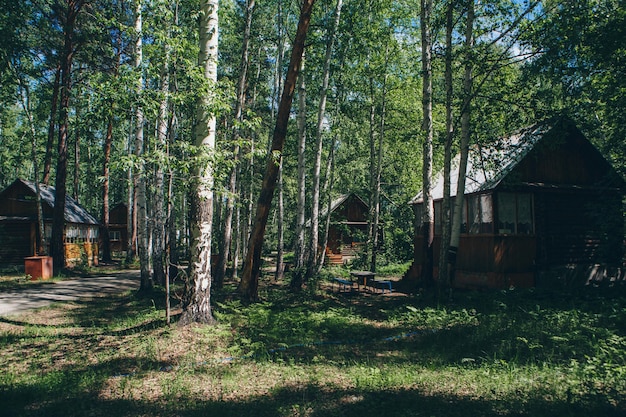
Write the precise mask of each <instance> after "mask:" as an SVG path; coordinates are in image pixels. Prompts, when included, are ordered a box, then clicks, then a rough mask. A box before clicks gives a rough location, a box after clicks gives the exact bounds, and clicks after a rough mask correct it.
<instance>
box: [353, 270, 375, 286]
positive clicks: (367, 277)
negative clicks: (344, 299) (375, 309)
mask: <svg viewBox="0 0 626 417" xmlns="http://www.w3.org/2000/svg"><path fill="white" fill-rule="evenodd" d="M350 276H351V277H352V279H353V281H356V287H357V290H359V291H360V290H361V285H363V288H364V289H365V288H367V285H368V284H369V282H370V281H373V280H374V277H375V276H376V273H375V272H371V271H350Z"/></svg>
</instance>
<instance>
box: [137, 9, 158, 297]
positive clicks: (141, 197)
mask: <svg viewBox="0 0 626 417" xmlns="http://www.w3.org/2000/svg"><path fill="white" fill-rule="evenodd" d="M142 8H143V1H142V0H136V1H135V36H136V38H135V70H136V71H137V85H136V91H135V93H136V94H137V97H141V95H142V93H143V71H142V65H143V45H142V36H143V35H142V33H143V22H142ZM143 124H144V115H143V108H142V106H141V103H140V102H138V103H137V108H136V109H135V148H134V153H135V157H136V159H137V160H136V166H135V170H134V174H133V188H134V194H135V204H136V207H137V254H138V255H139V265H140V268H141V284H140V287H139V290H140V291H150V290H151V289H152V287H153V281H152V277H151V276H150V255H149V253H148V216H147V208H146V176H145V163H144V160H143V153H144V138H143Z"/></svg>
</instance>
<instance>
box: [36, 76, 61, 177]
mask: <svg viewBox="0 0 626 417" xmlns="http://www.w3.org/2000/svg"><path fill="white" fill-rule="evenodd" d="M60 84H61V65H57V67H56V71H55V73H54V83H53V84H52V100H51V102H50V120H49V121H48V141H47V142H46V156H45V159H44V163H43V177H42V180H41V181H42V182H43V183H44V184H45V185H48V184H50V171H51V167H52V148H53V147H54V133H55V131H56V126H57V123H58V119H57V116H58V115H57V107H58V103H59V87H60Z"/></svg>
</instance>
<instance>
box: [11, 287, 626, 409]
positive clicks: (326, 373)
mask: <svg viewBox="0 0 626 417" xmlns="http://www.w3.org/2000/svg"><path fill="white" fill-rule="evenodd" d="M228 291H229V289H228V288H227V289H226V290H224V292H223V293H220V294H217V295H216V296H214V299H213V301H214V309H215V316H216V318H218V324H217V325H214V326H190V327H186V328H181V327H179V326H176V325H172V326H167V324H166V323H165V320H164V312H163V309H162V308H161V307H160V306H162V305H163V300H162V294H155V296H154V298H135V297H134V296H133V295H130V294H129V295H126V296H123V297H117V298H109V299H99V300H94V301H89V302H76V303H70V304H63V305H57V306H54V307H52V308H48V309H44V310H40V311H37V312H32V313H28V314H25V315H22V316H18V317H11V318H0V352H1V353H0V369H2V370H3V371H2V372H0V410H2V412H1V413H0V414H5V415H11V416H47V415H49V416H56V415H63V416H209V415H216V416H359V417H366V416H377V417H378V416H464V417H466V416H503V415H504V416H555V415H558V416H600V415H601V416H624V415H626V400H625V398H626V397H625V393H626V303H625V301H626V296H625V295H624V293H623V291H622V292H620V291H618V290H598V289H588V290H586V291H581V292H578V293H575V294H560V293H549V292H542V291H534V290H530V291H519V290H516V291H499V292H464V293H455V294H454V295H453V299H452V300H446V302H445V303H440V302H439V303H438V302H437V301H436V300H433V299H430V298H429V297H424V296H421V297H420V296H415V297H412V296H406V297H403V296H398V297H389V296H385V297H383V296H376V295H354V294H352V295H337V294H332V293H327V292H318V293H316V294H307V293H302V294H290V293H289V292H287V291H286V289H283V288H276V287H272V288H271V289H270V288H268V289H266V290H264V293H263V294H264V301H263V302H261V303H257V304H253V305H249V306H245V305H242V304H241V303H240V302H238V301H236V300H235V298H234V297H232V294H231V293H229V292H228Z"/></svg>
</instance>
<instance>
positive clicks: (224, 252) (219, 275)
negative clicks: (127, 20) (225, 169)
mask: <svg viewBox="0 0 626 417" xmlns="http://www.w3.org/2000/svg"><path fill="white" fill-rule="evenodd" d="M246 3H247V4H246V13H245V14H246V23H245V28H244V33H243V46H242V48H241V63H240V68H239V82H238V83H237V103H236V104H235V121H236V122H235V125H234V126H233V141H234V145H233V158H234V159H235V165H234V166H233V167H232V169H231V172H230V177H229V180H228V191H229V194H228V200H227V203H226V213H225V215H224V222H223V225H224V228H223V235H222V236H223V237H222V245H221V251H220V253H219V254H218V262H217V270H216V271H215V273H214V274H213V281H214V285H215V286H216V288H221V287H222V284H223V282H224V277H225V276H226V267H227V264H228V259H229V254H230V248H231V243H232V236H233V216H234V213H235V200H236V199H237V173H238V171H239V159H240V153H241V148H240V146H239V140H240V138H241V134H240V133H239V129H241V127H240V125H238V123H239V124H241V122H243V108H244V105H245V99H246V97H245V94H246V83H247V80H248V55H249V49H250V30H251V27H252V12H253V10H254V6H255V0H248V1H247V2H246Z"/></svg>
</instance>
